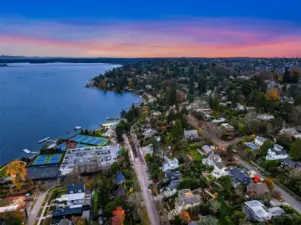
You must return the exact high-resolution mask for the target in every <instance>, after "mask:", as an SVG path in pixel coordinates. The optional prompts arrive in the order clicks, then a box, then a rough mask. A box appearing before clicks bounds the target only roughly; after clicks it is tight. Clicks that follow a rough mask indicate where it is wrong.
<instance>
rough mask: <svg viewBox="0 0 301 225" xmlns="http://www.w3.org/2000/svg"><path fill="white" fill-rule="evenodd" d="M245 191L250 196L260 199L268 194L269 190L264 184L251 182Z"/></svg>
mask: <svg viewBox="0 0 301 225" xmlns="http://www.w3.org/2000/svg"><path fill="white" fill-rule="evenodd" d="M247 191H248V193H249V194H250V195H251V196H255V197H261V196H263V195H265V194H268V193H270V189H269V187H268V186H267V184H266V183H263V182H257V183H256V182H254V181H251V182H250V183H249V185H248V187H247Z"/></svg>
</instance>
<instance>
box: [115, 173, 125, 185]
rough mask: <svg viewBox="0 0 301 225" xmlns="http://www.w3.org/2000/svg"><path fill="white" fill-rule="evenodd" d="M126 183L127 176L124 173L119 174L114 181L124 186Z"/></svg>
mask: <svg viewBox="0 0 301 225" xmlns="http://www.w3.org/2000/svg"><path fill="white" fill-rule="evenodd" d="M124 181H126V178H125V176H124V175H123V173H122V172H118V173H117V174H116V176H115V178H114V180H113V183H114V184H118V185H119V184H122V183H123V182H124Z"/></svg>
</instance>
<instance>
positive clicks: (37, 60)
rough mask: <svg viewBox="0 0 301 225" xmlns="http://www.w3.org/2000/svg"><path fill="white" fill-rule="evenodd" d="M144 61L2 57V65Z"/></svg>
mask: <svg viewBox="0 0 301 225" xmlns="http://www.w3.org/2000/svg"><path fill="white" fill-rule="evenodd" d="M140 60H142V58H60V57H24V56H5V55H1V56H0V64H4V63H54V62H64V63H113V64H126V63H132V62H137V61H140Z"/></svg>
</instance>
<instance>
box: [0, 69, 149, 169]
mask: <svg viewBox="0 0 301 225" xmlns="http://www.w3.org/2000/svg"><path fill="white" fill-rule="evenodd" d="M117 66H118V67H119V66H121V65H117ZM93 88H97V87H93ZM100 90H101V91H102V92H105V91H111V92H115V93H119V94H123V93H131V94H135V95H136V97H137V100H138V101H133V102H131V104H134V105H136V104H141V102H142V101H143V98H142V96H141V95H139V94H137V93H135V92H131V91H123V92H117V91H116V90H102V89H100ZM129 107H130V106H129ZM127 109H128V107H126V108H123V109H122V110H127ZM122 110H121V111H122ZM121 111H120V112H121ZM120 112H119V113H120ZM116 119H117V117H115V116H114V115H112V116H111V115H107V118H106V119H105V120H103V121H101V122H100V123H97V124H95V125H93V126H91V127H90V128H87V130H96V129H100V128H101V127H102V125H103V124H105V123H108V122H113V121H116ZM119 119H120V118H118V120H119ZM112 120H113V121H112ZM84 130H85V129H84ZM70 135H71V136H70ZM74 135H76V134H75V133H74V130H73V129H71V130H70V131H67V132H65V135H61V136H58V137H56V138H54V139H59V138H62V137H64V136H65V137H66V139H70V138H71V137H72V136H74ZM37 142H38V140H37ZM42 145H43V143H40V144H39V146H40V147H39V149H37V150H35V152H38V153H34V154H31V153H28V154H26V153H25V154H23V155H22V156H19V157H16V158H14V159H12V160H9V161H8V162H3V164H1V165H0V167H1V168H2V167H4V166H6V165H8V164H9V163H10V162H12V161H14V160H21V159H22V158H26V159H32V158H34V157H35V156H36V155H38V154H40V153H41V147H42ZM20 151H21V152H22V153H24V152H23V149H21V150H20Z"/></svg>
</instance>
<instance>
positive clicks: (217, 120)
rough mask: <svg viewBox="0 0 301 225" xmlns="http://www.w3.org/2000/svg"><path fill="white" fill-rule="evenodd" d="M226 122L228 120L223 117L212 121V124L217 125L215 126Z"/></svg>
mask: <svg viewBox="0 0 301 225" xmlns="http://www.w3.org/2000/svg"><path fill="white" fill-rule="evenodd" d="M225 121H226V119H225V118H223V117H221V118H219V119H214V120H212V121H211V122H212V123H215V124H220V123H223V122H225Z"/></svg>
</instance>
